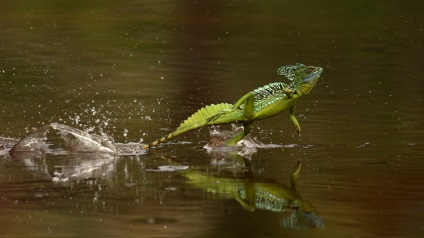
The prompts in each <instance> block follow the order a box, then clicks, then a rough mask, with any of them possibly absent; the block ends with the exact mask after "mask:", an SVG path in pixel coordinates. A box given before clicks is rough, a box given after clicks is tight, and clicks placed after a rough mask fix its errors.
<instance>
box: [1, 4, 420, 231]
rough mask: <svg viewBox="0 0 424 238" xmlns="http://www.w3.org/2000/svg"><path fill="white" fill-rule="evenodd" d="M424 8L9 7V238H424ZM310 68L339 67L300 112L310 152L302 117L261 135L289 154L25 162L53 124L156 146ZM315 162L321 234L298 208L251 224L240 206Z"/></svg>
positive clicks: (4, 219)
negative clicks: (203, 111)
mask: <svg viewBox="0 0 424 238" xmlns="http://www.w3.org/2000/svg"><path fill="white" fill-rule="evenodd" d="M423 8H424V4H423V3H422V1H339V2H338V1H273V2H267V1H208V2H201V1H199V2H195V1H185V0H184V1H119V2H115V1H107V2H106V1H90V2H87V1H34V0H32V1H2V7H1V8H0V137H1V138H0V150H1V154H0V170H1V172H0V227H1V229H0V236H2V237H44V236H50V237H278V236H293V237H304V236H310V237H330V236H331V237H422V236H423V235H424V215H423V212H424V203H423V202H422V201H423V199H424V190H423V184H424V176H423V175H422V171H423V168H424V162H423V161H422V159H423V158H422V157H423V155H424V144H423V128H424V127H423V126H424V125H423V119H424V113H423V110H422V105H423V103H424V97H423V95H424V90H423V86H422V85H423V74H422V69H423V68H424V63H423V62H424V57H423V52H424V47H423V43H424V42H423V39H424V37H423V34H424V25H423V23H422V22H423V16H422V9H423ZM297 62H300V63H304V64H307V65H314V66H320V67H323V68H324V72H323V74H322V76H321V78H320V80H319V81H318V83H317V85H316V86H315V88H314V89H313V90H312V91H311V94H310V95H307V96H305V97H303V98H301V99H300V101H299V103H298V106H297V112H296V114H297V117H298V120H299V122H300V125H301V128H302V134H301V137H300V138H299V137H298V136H297V135H296V134H295V132H294V129H293V128H292V125H291V123H290V121H289V120H288V117H287V114H286V113H287V112H283V113H282V114H281V115H280V116H278V117H274V118H271V119H268V120H264V121H261V122H258V123H256V124H255V127H254V129H253V132H252V136H253V137H255V138H256V139H257V140H258V141H260V142H262V143H264V144H265V145H279V146H270V147H271V148H258V149H254V151H242V152H243V153H244V154H243V156H240V155H238V156H237V155H234V154H235V153H234V152H233V151H229V152H216V151H215V152H208V151H207V150H205V149H203V148H202V147H203V146H204V145H205V144H207V142H208V140H209V137H210V136H209V133H208V130H207V129H203V130H200V131H198V132H192V133H188V134H186V135H184V136H182V137H178V138H176V139H175V140H173V141H172V143H169V144H165V145H164V146H162V147H160V148H157V149H154V150H151V151H149V152H147V153H125V154H122V153H121V154H118V155H111V154H102V153H63V152H64V151H60V150H59V151H54V152H52V153H46V154H45V153H44V154H43V153H38V154H34V153H19V154H17V155H14V156H11V155H10V154H9V153H8V152H7V150H8V148H10V147H11V145H13V144H14V143H16V141H15V140H13V139H18V138H23V137H25V136H26V135H27V134H29V133H31V132H32V131H34V128H39V127H40V126H43V125H46V124H48V123H51V122H58V123H61V124H65V125H68V126H71V127H74V128H78V129H82V130H85V131H87V132H90V133H95V134H98V135H108V136H110V137H113V138H114V139H115V141H116V142H119V143H130V142H133V143H134V144H129V145H137V143H140V142H150V141H152V140H154V139H157V138H158V137H160V136H162V135H164V134H167V133H169V132H171V131H172V130H173V129H174V128H175V127H176V126H177V125H178V124H179V123H180V122H181V121H182V120H183V119H185V118H187V117H188V116H189V115H191V114H192V113H193V112H194V111H196V110H197V109H198V108H200V107H202V106H204V105H207V104H211V103H219V102H230V103H232V102H234V101H235V100H237V99H238V97H240V96H242V95H243V94H244V93H246V92H248V91H250V90H252V89H254V88H256V87H259V86H262V85H264V84H267V83H270V82H275V81H279V80H281V78H280V77H279V76H278V75H277V74H276V73H275V71H276V69H277V68H278V67H279V66H281V65H287V64H294V63H297ZM6 138H13V139H6ZM126 145H128V144H126ZM239 154H241V153H239ZM243 157H245V158H249V160H248V161H250V162H246V161H243V159H242V158H243ZM298 160H301V161H302V168H301V170H300V174H299V180H298V182H297V192H298V193H299V194H300V196H301V198H302V200H301V201H307V202H308V203H310V204H312V206H313V207H315V208H316V210H317V213H318V215H319V217H320V218H321V219H322V220H320V222H321V223H319V224H318V225H317V224H315V225H316V226H318V227H316V228H314V227H313V225H311V224H310V223H307V222H306V223H301V222H300V223H299V224H300V226H296V225H294V226H287V225H286V226H285V225H284V224H283V223H284V222H282V221H285V220H284V219H285V218H287V217H289V216H290V214H296V211H293V209H290V208H289V209H287V211H284V212H281V211H280V212H276V211H270V210H269V209H268V210H267V209H257V210H256V211H249V209H248V208H246V207H243V205H242V204H243V203H242V202H240V200H237V199H236V195H235V194H234V192H233V189H234V188H235V187H237V186H239V184H240V183H241V184H244V185H243V186H241V187H242V188H243V189H248V188H251V184H254V185H255V186H256V185H257V186H258V187H260V186H265V185H264V184H266V185H267V186H268V185H269V186H272V187H273V188H275V189H276V188H278V189H281V191H283V192H284V193H292V192H293V189H292V188H291V187H290V179H289V178H290V175H291V173H292V171H293V168H294V166H295V164H296V163H297V161H298ZM167 166H168V167H167ZM191 173H192V174H191ZM196 176H197V177H196ZM201 176H203V177H205V179H200V178H203V177H201ZM246 181H247V182H246ZM213 182H215V183H217V184H220V185H219V186H218V185H216V186H215V185H214V184H213ZM246 184H248V185H246ZM221 185H222V186H221ZM224 185H225V186H224ZM224 190H225V191H227V192H225V191H224ZM246 191H247V190H246ZM279 191H280V190H279ZM297 213H298V214H301V213H302V211H297Z"/></svg>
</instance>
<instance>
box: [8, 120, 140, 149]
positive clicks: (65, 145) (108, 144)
mask: <svg viewBox="0 0 424 238" xmlns="http://www.w3.org/2000/svg"><path fill="white" fill-rule="evenodd" d="M11 152H12V153H15V152H36V153H42V154H44V153H50V154H64V153H66V152H83V153H109V154H143V153H145V150H144V149H142V144H140V143H127V144H119V143H115V141H114V140H113V138H111V137H109V136H107V135H101V136H100V135H96V134H90V133H88V132H86V131H82V130H79V129H76V128H73V127H70V126H67V125H63V124H59V123H50V124H49V125H46V126H43V127H40V128H39V129H38V130H37V131H35V132H33V133H31V134H30V135H28V136H27V137H25V138H24V139H22V140H21V141H19V142H18V143H17V144H16V145H15V146H13V148H12V149H11Z"/></svg>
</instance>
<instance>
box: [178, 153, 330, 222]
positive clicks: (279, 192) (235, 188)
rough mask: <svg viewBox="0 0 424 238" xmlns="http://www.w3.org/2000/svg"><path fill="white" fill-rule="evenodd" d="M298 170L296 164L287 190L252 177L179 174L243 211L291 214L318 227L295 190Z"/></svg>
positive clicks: (310, 208) (313, 213) (312, 212)
mask: <svg viewBox="0 0 424 238" xmlns="http://www.w3.org/2000/svg"><path fill="white" fill-rule="evenodd" d="M300 169H301V162H300V161H299V162H298V163H297V164H296V166H295V168H294V171H293V173H292V175H291V176H290V182H291V186H286V185H284V184H280V183H276V182H273V181H263V180H259V179H255V178H254V177H246V178H228V177H216V176H213V175H209V174H207V173H204V172H199V171H195V170H182V171H180V173H181V174H182V175H183V176H184V177H186V178H187V179H188V180H189V181H188V182H187V183H188V184H190V185H192V186H194V187H197V188H201V189H203V190H205V191H207V192H208V193H212V194H216V195H219V196H220V198H231V199H235V200H236V201H237V202H239V204H240V205H241V206H242V207H243V208H244V209H245V210H248V211H255V210H258V209H259V210H268V211H273V212H283V211H287V210H292V211H296V214H297V215H296V216H297V220H299V221H300V219H303V218H304V219H305V220H304V223H305V224H307V225H308V226H311V227H322V226H323V222H322V219H321V218H320V216H319V214H318V212H317V210H316V208H315V207H314V206H313V205H312V204H310V203H309V202H307V201H305V200H304V199H303V198H302V197H301V195H300V194H299V192H298V191H297V189H296V184H297V180H298V175H299V172H300ZM298 225H300V224H298ZM289 226H290V225H289ZM291 228H294V227H291Z"/></svg>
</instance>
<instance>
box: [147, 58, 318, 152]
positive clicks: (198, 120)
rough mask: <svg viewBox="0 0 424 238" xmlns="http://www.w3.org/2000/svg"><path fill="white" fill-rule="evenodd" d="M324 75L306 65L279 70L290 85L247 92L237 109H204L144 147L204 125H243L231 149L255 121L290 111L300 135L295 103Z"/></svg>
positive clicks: (222, 106) (230, 106) (224, 106)
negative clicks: (286, 110)
mask: <svg viewBox="0 0 424 238" xmlns="http://www.w3.org/2000/svg"><path fill="white" fill-rule="evenodd" d="M322 71H323V69H322V68H320V67H314V66H305V65H303V64H296V65H288V66H283V67H280V68H279V69H278V70H277V73H278V74H279V75H284V76H286V77H287V78H288V79H289V80H290V81H292V82H291V83H290V84H285V83H282V82H277V83H270V84H268V85H265V86H263V87H260V88H257V89H255V90H254V91H251V92H248V93H247V94H245V95H244V96H243V97H241V98H240V99H239V100H238V101H237V102H236V103H235V104H234V105H233V104H229V103H220V104H216V105H215V104H212V105H209V106H206V107H204V108H201V109H199V110H198V111H197V112H196V113H194V114H193V115H191V116H190V117H189V118H188V119H187V120H185V121H184V122H182V123H181V124H180V126H179V127H178V128H177V129H176V130H175V131H174V132H172V133H170V134H169V135H167V136H164V137H162V138H161V139H158V140H156V141H154V142H152V143H151V144H148V145H143V147H144V148H150V147H152V146H156V145H157V144H159V143H162V142H164V141H167V140H169V139H171V138H173V137H176V136H178V135H181V134H183V133H185V132H188V131H191V130H194V129H197V128H200V127H203V126H205V125H216V124H225V123H243V128H244V130H243V131H242V132H240V133H239V134H237V135H236V136H234V137H233V138H232V139H230V140H228V141H227V142H226V144H227V145H228V146H231V145H234V144H236V143H237V142H238V141H239V140H241V139H243V137H244V136H246V135H247V134H249V133H250V131H251V128H252V123H253V122H254V121H257V120H261V119H265V118H268V117H272V116H275V115H276V114H278V113H280V112H282V111H283V110H285V109H290V112H289V116H290V119H291V121H292V122H293V125H294V127H295V129H296V131H297V133H300V126H299V122H298V121H297V119H296V117H295V116H294V111H295V108H296V103H297V101H298V100H299V98H300V97H302V96H303V95H304V94H307V93H309V91H311V89H312V88H313V87H314V85H315V83H316V82H317V81H318V78H319V76H320V75H321V73H322Z"/></svg>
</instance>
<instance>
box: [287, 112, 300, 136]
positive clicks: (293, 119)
mask: <svg viewBox="0 0 424 238" xmlns="http://www.w3.org/2000/svg"><path fill="white" fill-rule="evenodd" d="M295 110H296V105H294V106H292V107H291V108H290V113H289V116H290V120H291V121H292V122H293V125H294V128H295V129H296V132H297V134H298V135H300V125H299V122H298V121H297V119H296V117H295V115H294V111H295Z"/></svg>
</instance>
